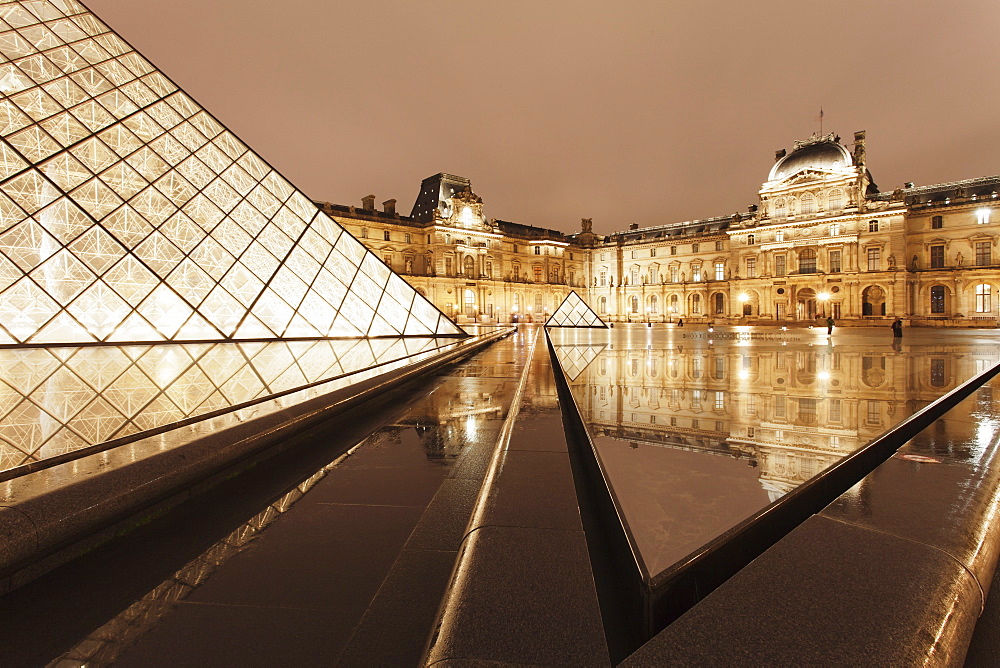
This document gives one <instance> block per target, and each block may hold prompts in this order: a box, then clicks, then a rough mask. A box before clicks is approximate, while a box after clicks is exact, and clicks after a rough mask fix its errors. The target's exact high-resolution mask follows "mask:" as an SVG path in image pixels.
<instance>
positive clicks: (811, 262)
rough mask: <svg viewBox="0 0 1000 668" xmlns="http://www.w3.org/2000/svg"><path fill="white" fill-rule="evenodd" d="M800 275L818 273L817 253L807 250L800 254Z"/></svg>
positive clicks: (810, 249)
mask: <svg viewBox="0 0 1000 668" xmlns="http://www.w3.org/2000/svg"><path fill="white" fill-rule="evenodd" d="M799 273H800V274H815V273H816V251H815V250H813V249H812V248H805V249H803V250H802V252H801V253H799Z"/></svg>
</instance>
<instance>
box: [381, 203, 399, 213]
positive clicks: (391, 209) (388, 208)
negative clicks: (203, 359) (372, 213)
mask: <svg viewBox="0 0 1000 668" xmlns="http://www.w3.org/2000/svg"><path fill="white" fill-rule="evenodd" d="M382 208H383V209H384V210H385V212H386V213H387V214H389V215H390V216H395V215H396V200H394V199H387V200H386V201H384V202H382Z"/></svg>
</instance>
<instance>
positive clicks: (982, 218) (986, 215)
mask: <svg viewBox="0 0 1000 668" xmlns="http://www.w3.org/2000/svg"><path fill="white" fill-rule="evenodd" d="M976 222H977V223H979V224H980V225H986V224H988V223H989V222H990V210H989V209H979V210H978V211H976Z"/></svg>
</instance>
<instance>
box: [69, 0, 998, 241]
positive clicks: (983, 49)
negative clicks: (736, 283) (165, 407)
mask: <svg viewBox="0 0 1000 668" xmlns="http://www.w3.org/2000/svg"><path fill="white" fill-rule="evenodd" d="M85 1H86V2H87V4H88V6H89V7H90V8H91V9H93V10H94V11H95V12H97V13H98V15H100V16H101V17H102V18H103V19H104V20H105V21H107V22H108V23H109V24H110V25H111V26H112V27H113V28H115V29H116V30H118V31H119V32H120V33H121V34H122V35H123V36H124V37H125V39H127V40H129V41H130V42H131V43H132V44H133V45H134V46H136V47H137V48H138V49H139V50H140V51H142V52H143V53H144V54H145V55H146V56H147V57H148V58H149V59H150V60H152V61H153V63H154V64H156V65H157V66H158V67H160V68H161V69H162V70H163V71H164V72H165V73H166V74H167V75H168V76H170V77H171V78H173V79H174V80H175V81H176V82H177V83H178V84H179V85H181V86H182V87H183V88H184V89H185V90H186V91H187V92H188V93H190V94H191V95H192V96H193V97H195V98H196V99H197V100H198V101H200V102H201V103H202V104H203V105H204V106H205V107H207V108H208V109H209V111H211V112H212V113H213V114H215V115H216V116H217V117H218V118H219V119H220V120H221V121H222V122H223V123H225V124H227V125H228V126H229V127H230V128H231V129H232V130H233V131H234V132H236V133H237V134H238V135H240V137H242V138H243V139H244V140H245V141H246V142H247V143H248V144H250V145H251V146H252V147H253V148H254V149H256V150H257V152H258V153H260V154H261V155H262V156H263V157H264V158H266V159H267V160H268V161H270V162H271V164H273V165H274V166H275V167H277V168H278V169H279V170H281V171H282V173H284V174H285V176H287V177H288V178H289V179H290V180H292V181H293V182H294V183H295V184H296V185H298V186H299V187H300V188H302V189H303V190H304V191H305V192H306V193H307V194H308V195H309V196H311V197H313V198H315V199H324V200H329V201H333V202H336V203H340V204H360V200H361V197H363V196H364V195H367V194H369V193H374V194H375V195H376V197H377V198H378V201H379V202H381V201H382V200H384V199H388V198H390V197H393V198H396V199H398V200H399V208H400V210H402V211H403V212H404V213H408V212H409V210H410V207H411V206H412V204H413V200H414V198H415V197H416V194H417V189H418V186H419V184H420V180H421V179H422V178H424V177H426V176H430V175H431V174H435V173H437V172H442V171H444V172H451V173H453V174H460V175H462V176H467V177H469V178H470V179H472V183H473V188H474V189H475V190H476V192H477V193H478V194H479V195H481V196H482V197H483V198H484V200H485V203H486V214H487V215H488V216H490V217H496V218H502V219H505V220H513V221H516V222H521V223H526V224H531V225H538V226H543V227H552V228H555V229H560V230H564V231H575V230H577V229H579V220H580V218H582V217H591V218H593V219H594V231H595V232H598V233H609V232H611V231H613V230H619V229H625V228H626V227H627V226H628V224H629V223H632V222H637V223H639V224H640V225H643V226H645V225H656V224H663V223H670V222H676V221H680V220H688V219H692V218H705V217H710V216H715V215H722V214H729V213H733V212H735V211H737V210H741V211H743V210H745V208H746V206H747V205H748V204H751V203H753V202H755V201H756V192H757V189H758V188H759V187H760V184H761V182H762V181H763V180H764V178H765V177H766V176H767V172H768V170H769V169H770V166H771V165H772V164H773V159H774V151H775V149H778V148H782V147H787V148H791V145H792V142H793V141H794V140H795V139H802V138H805V137H808V136H809V134H810V133H812V132H813V131H815V130H816V129H817V117H818V112H819V108H820V106H821V105H822V107H823V108H824V110H825V122H824V129H825V130H827V131H835V132H838V133H840V134H841V135H842V136H843V137H844V138H845V140H849V139H850V138H851V137H852V136H853V135H852V133H853V132H854V131H855V130H861V129H865V130H867V131H868V159H869V167H870V169H871V171H872V172H873V174H874V176H875V180H876V181H877V183H878V184H879V186H880V187H881V188H882V189H883V190H891V189H893V188H895V187H898V186H900V185H901V184H902V183H903V182H904V181H914V182H916V183H917V184H918V185H919V184H930V183H938V182H942V181H952V180H958V179H964V178H972V177H976V176H986V175H992V174H996V173H998V172H1000V162H998V156H1000V134H998V133H997V131H996V115H997V108H998V107H1000V84H998V83H997V81H996V77H995V76H994V74H993V73H992V69H991V68H992V66H993V65H994V64H995V63H996V55H995V50H996V36H995V31H996V26H997V25H998V21H1000V3H998V2H996V0H964V1H963V2H961V3H956V2H938V1H933V2H931V1H923V0H908V1H906V2H904V1H902V0H827V1H826V2H816V1H814V0H771V1H768V0H764V1H762V2H746V1H745V0H731V1H724V2H710V1H708V2H707V1H705V0H682V1H665V0H655V1H648V2H638V1H635V2H628V1H623V2H610V1H601V2H596V1H593V0H560V1H556V0H530V1H529V0H502V1H500V2H487V1H486V0H465V1H463V2H458V1H435V0H430V1H422V2H414V1H413V0H364V1H354V2H339V1H336V0H334V1H330V0H281V1H280V2H277V1H275V0H141V1H137V0H85Z"/></svg>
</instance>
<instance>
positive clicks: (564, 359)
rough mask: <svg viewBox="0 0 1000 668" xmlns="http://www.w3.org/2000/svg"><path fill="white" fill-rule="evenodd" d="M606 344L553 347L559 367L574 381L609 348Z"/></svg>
mask: <svg viewBox="0 0 1000 668" xmlns="http://www.w3.org/2000/svg"><path fill="white" fill-rule="evenodd" d="M607 347H608V346H607V344H606V343H598V344H592V345H568V346H558V345H557V346H553V347H552V349H553V350H554V351H555V353H556V359H557V360H558V361H559V366H561V367H562V369H563V372H565V374H566V377H567V378H569V379H570V381H574V380H576V379H577V378H579V377H580V374H581V373H583V372H584V371H585V370H586V368H587V367H588V366H590V363H591V362H593V361H594V360H595V359H597V356H598V355H600V354H601V352H602V351H603V350H604V349H605V348H607Z"/></svg>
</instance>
